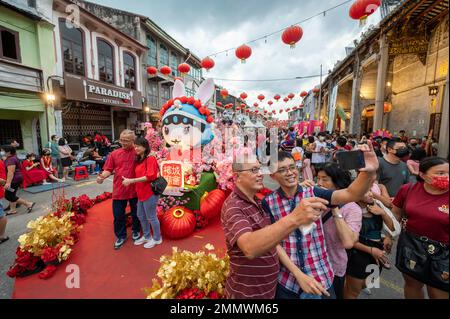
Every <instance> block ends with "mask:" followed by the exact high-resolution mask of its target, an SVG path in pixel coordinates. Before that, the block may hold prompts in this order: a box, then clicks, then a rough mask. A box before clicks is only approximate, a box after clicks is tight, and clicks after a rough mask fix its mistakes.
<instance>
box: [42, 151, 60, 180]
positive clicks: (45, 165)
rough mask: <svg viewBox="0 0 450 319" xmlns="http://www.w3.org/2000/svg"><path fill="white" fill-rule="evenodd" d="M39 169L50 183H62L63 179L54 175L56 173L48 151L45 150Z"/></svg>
mask: <svg viewBox="0 0 450 319" xmlns="http://www.w3.org/2000/svg"><path fill="white" fill-rule="evenodd" d="M40 166H41V169H42V170H43V171H44V172H45V173H46V174H47V177H48V178H49V179H51V180H52V181H55V182H59V183H63V182H65V179H64V178H62V179H60V178H57V177H56V176H55V175H56V173H57V171H56V168H54V167H53V166H52V153H51V151H50V150H49V149H45V150H44V152H43V153H42V157H41V165H40Z"/></svg>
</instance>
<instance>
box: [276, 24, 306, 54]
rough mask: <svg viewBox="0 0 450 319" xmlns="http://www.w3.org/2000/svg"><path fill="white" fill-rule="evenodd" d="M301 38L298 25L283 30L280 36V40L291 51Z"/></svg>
mask: <svg viewBox="0 0 450 319" xmlns="http://www.w3.org/2000/svg"><path fill="white" fill-rule="evenodd" d="M302 37H303V29H302V28H301V27H300V26H298V25H293V26H290V27H288V28H286V30H284V32H283V34H282V35H281V39H282V40H283V42H284V43H286V44H288V45H290V46H291V49H294V48H295V44H296V43H297V42H298V41H300V40H301V39H302Z"/></svg>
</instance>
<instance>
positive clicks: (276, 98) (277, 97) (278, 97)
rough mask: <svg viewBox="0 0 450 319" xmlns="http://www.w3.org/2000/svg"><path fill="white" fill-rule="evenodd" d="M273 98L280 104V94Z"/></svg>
mask: <svg viewBox="0 0 450 319" xmlns="http://www.w3.org/2000/svg"><path fill="white" fill-rule="evenodd" d="M273 98H274V99H275V100H276V101H277V102H278V101H279V100H280V99H281V96H280V95H279V94H277V95H275V96H274V97H273Z"/></svg>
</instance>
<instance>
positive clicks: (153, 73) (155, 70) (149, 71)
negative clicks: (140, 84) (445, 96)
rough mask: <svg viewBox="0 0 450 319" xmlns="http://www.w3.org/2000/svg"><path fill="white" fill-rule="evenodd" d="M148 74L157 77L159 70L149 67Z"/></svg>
mask: <svg viewBox="0 0 450 319" xmlns="http://www.w3.org/2000/svg"><path fill="white" fill-rule="evenodd" d="M147 73H148V74H149V75H151V76H155V75H156V74H158V69H157V68H155V67H154V66H149V67H148V68H147Z"/></svg>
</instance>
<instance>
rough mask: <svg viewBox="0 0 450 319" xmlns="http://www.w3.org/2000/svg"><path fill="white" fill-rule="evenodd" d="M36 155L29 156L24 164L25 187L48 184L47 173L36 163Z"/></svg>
mask: <svg viewBox="0 0 450 319" xmlns="http://www.w3.org/2000/svg"><path fill="white" fill-rule="evenodd" d="M35 160H36V155H35V154H33V153H30V154H27V156H26V159H25V160H24V161H23V162H22V172H23V177H24V186H25V185H32V184H41V183H44V184H48V183H47V182H46V179H47V173H46V172H45V171H44V170H42V169H41V168H40V167H39V166H40V164H39V163H35Z"/></svg>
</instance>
